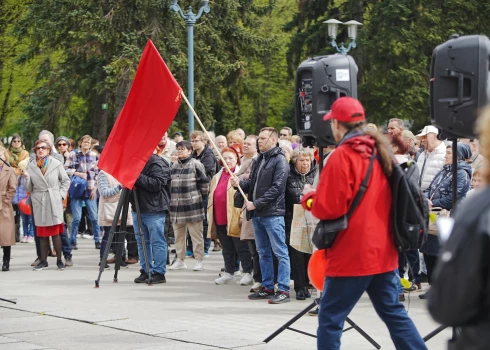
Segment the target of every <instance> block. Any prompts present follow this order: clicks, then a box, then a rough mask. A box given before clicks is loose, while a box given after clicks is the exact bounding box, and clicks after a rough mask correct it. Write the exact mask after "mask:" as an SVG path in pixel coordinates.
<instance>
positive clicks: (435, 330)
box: [424, 325, 454, 342]
mask: <svg viewBox="0 0 490 350" xmlns="http://www.w3.org/2000/svg"><path fill="white" fill-rule="evenodd" d="M447 327H448V326H444V325H441V326H439V327H437V328H436V329H434V330H433V331H432V332H430V333H429V334H427V335H426V336H425V337H424V342H428V341H429V340H431V339H432V338H434V337H435V336H436V335H438V334H439V333H441V332H442V331H443V330H445V329H446V328H447ZM453 333H454V330H453Z"/></svg>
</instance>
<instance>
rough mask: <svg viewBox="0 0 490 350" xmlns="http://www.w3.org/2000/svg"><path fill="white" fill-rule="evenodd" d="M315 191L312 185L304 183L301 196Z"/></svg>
mask: <svg viewBox="0 0 490 350" xmlns="http://www.w3.org/2000/svg"><path fill="white" fill-rule="evenodd" d="M313 191H315V189H314V188H313V186H311V185H310V184H306V185H305V187H303V196H306V195H307V194H308V193H310V192H313Z"/></svg>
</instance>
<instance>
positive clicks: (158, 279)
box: [147, 272, 167, 284]
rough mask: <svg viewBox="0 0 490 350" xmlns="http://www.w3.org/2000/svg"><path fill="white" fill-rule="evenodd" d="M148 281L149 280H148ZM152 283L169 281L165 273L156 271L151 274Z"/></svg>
mask: <svg viewBox="0 0 490 350" xmlns="http://www.w3.org/2000/svg"><path fill="white" fill-rule="evenodd" d="M147 281H148V280H147ZM151 283H152V284H157V283H167V280H166V279H165V275H162V274H160V273H158V272H155V273H154V274H153V275H152V276H151Z"/></svg>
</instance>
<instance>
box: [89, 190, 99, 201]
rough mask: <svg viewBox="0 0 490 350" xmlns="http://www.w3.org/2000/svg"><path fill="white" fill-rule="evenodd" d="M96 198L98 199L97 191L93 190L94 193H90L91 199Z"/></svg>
mask: <svg viewBox="0 0 490 350" xmlns="http://www.w3.org/2000/svg"><path fill="white" fill-rule="evenodd" d="M95 198H97V191H96V190H95V189H93V190H92V193H90V199H95Z"/></svg>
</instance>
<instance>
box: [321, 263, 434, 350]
mask: <svg viewBox="0 0 490 350" xmlns="http://www.w3.org/2000/svg"><path fill="white" fill-rule="evenodd" d="M395 278H396V274H395V272H394V271H391V272H387V273H382V274H378V275H370V276H361V277H326V278H325V287H324V289H323V296H322V299H321V302H320V312H319V314H318V330H317V337H318V338H317V348H318V349H322V350H337V349H340V337H341V336H342V330H343V327H344V321H345V319H346V317H347V316H348V315H349V313H350V312H351V311H352V309H353V308H354V306H355V305H356V304H357V302H358V301H359V299H360V298H361V296H362V294H363V293H364V291H366V292H367V293H368V295H369V298H370V299H371V302H372V303H373V306H374V309H375V310H376V312H377V314H378V316H379V317H380V318H381V320H383V322H384V323H385V324H386V326H387V327H388V330H389V332H390V336H391V340H392V341H393V344H394V345H395V348H396V349H398V350H422V349H427V347H426V346H425V343H424V341H423V340H422V337H421V336H420V334H419V332H418V331H417V329H416V328H415V326H414V324H413V322H412V320H411V319H410V318H409V317H408V315H407V312H406V311H405V308H404V307H403V305H402V303H401V302H400V301H399V300H398V289H397V285H396V283H395V281H394V279H395Z"/></svg>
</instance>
